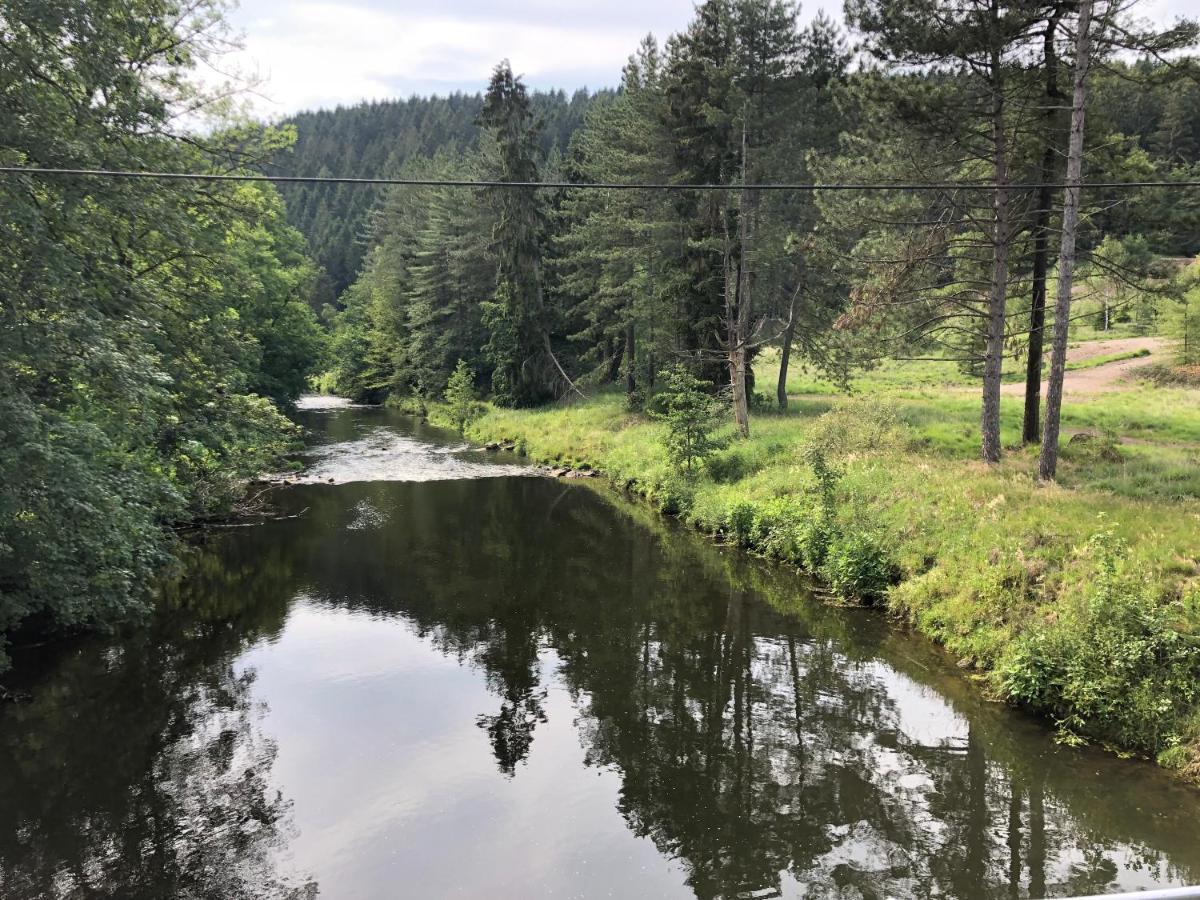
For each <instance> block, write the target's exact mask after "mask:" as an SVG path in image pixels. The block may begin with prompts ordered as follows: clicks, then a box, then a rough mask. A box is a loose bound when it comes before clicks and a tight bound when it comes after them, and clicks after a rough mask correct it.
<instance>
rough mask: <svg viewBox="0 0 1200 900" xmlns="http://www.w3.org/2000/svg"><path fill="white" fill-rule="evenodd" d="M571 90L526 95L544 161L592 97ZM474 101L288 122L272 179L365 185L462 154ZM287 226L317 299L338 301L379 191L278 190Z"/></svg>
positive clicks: (415, 103) (382, 105)
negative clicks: (290, 142)
mask: <svg viewBox="0 0 1200 900" xmlns="http://www.w3.org/2000/svg"><path fill="white" fill-rule="evenodd" d="M602 93H607V92H603V91H602V92H597V93H593V92H589V91H587V90H578V91H576V92H575V93H574V94H570V95H568V94H567V93H566V92H565V91H548V92H534V93H533V94H532V95H531V101H532V106H533V110H534V113H535V115H536V116H537V117H538V118H539V119H540V120H541V122H542V128H541V132H540V135H539V141H540V144H541V150H542V153H543V155H544V157H550V156H553V155H554V154H555V153H556V152H562V151H564V150H565V149H566V147H567V142H568V141H569V140H570V139H571V135H572V134H573V133H574V132H575V130H576V129H577V128H579V127H580V125H582V123H583V116H584V113H585V112H586V111H587V108H588V106H589V105H590V104H591V102H592V101H593V100H594V99H595V98H596V96H598V95H599V94H602ZM482 107H483V95H482V94H462V93H455V94H451V95H449V96H447V97H411V98H409V99H407V100H384V101H373V102H366V103H360V104H357V105H355V106H349V107H342V106H339V107H338V108H336V109H332V110H317V111H315V112H303V113H300V114H299V115H296V116H294V117H292V118H291V119H289V120H288V122H289V123H290V124H292V125H294V126H295V128H296V146H295V149H294V150H292V151H290V152H287V153H285V154H283V155H282V156H281V157H280V158H279V160H278V161H277V162H276V165H275V168H276V170H277V171H279V172H285V173H287V174H294V175H309V176H317V175H345V176H349V177H353V178H365V177H369V176H375V175H388V174H394V173H395V172H397V170H398V169H399V168H400V166H401V165H403V163H404V162H405V161H406V160H409V159H412V158H414V157H427V156H432V155H434V154H435V153H437V152H438V151H439V150H451V151H458V150H465V149H468V148H470V147H471V146H473V145H474V143H475V141H476V138H477V137H478V134H479V127H478V125H477V124H476V120H477V119H478V117H479V111H480V110H481V109H482ZM283 193H284V196H285V199H286V201H287V208H288V218H289V219H290V221H291V223H292V224H293V225H294V226H295V227H297V228H299V229H300V231H301V232H303V234H304V236H305V237H306V238H307V239H308V243H309V246H310V247H311V248H312V253H313V255H314V256H315V257H316V259H317V261H318V262H320V263H321V265H322V266H323V267H324V269H325V272H326V273H327V282H326V284H325V285H324V286H323V291H322V293H323V294H325V295H326V297H325V298H324V299H332V297H333V296H336V295H337V294H340V293H341V292H342V290H344V289H345V288H346V287H347V286H348V285H349V284H350V282H352V281H353V280H354V277H355V275H356V274H357V273H358V270H359V268H360V266H361V264H362V258H363V253H364V251H365V249H366V248H365V246H364V243H363V241H362V240H361V236H362V229H363V225H364V222H365V219H366V216H367V213H368V212H369V211H370V209H371V207H372V205H373V204H374V203H375V201H376V200H377V199H378V197H379V190H378V189H377V188H372V187H357V186H353V185H342V186H340V187H329V186H321V185H296V186H292V187H289V188H286V189H285V190H284V192H283Z"/></svg>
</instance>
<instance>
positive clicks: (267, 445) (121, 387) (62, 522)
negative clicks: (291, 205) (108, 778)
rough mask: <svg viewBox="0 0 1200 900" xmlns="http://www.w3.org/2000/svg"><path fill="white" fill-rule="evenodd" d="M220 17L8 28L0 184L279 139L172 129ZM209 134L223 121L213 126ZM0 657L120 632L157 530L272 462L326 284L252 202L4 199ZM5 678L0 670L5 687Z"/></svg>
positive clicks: (295, 238)
mask: <svg viewBox="0 0 1200 900" xmlns="http://www.w3.org/2000/svg"><path fill="white" fill-rule="evenodd" d="M222 40H223V32H222V26H221V20H220V18H219V15H218V7H217V5H216V4H209V3H207V2H201V3H195V2H191V3H186V4H184V3H179V2H175V0H142V2H137V3H135V4H133V5H130V4H129V3H126V2H119V3H118V2H104V0H100V2H95V0H86V2H84V0H77V2H75V0H68V2H63V3H55V4H44V3H36V2H20V0H17V2H13V3H6V4H5V5H4V7H3V8H2V9H0V45H2V49H0V120H2V121H3V122H4V123H5V124H4V128H3V130H2V133H0V160H2V161H3V163H4V164H6V165H20V166H33V167H68V168H101V169H143V168H146V169H167V170H192V171H236V170H238V167H239V166H241V165H243V164H244V163H245V162H246V161H247V160H255V159H266V158H268V157H270V156H271V155H272V154H274V153H277V152H278V151H279V150H280V149H281V148H282V146H283V144H284V143H285V142H286V140H287V135H286V134H280V133H273V132H270V131H267V132H264V131H262V130H260V129H251V128H224V129H220V128H218V129H217V130H215V131H212V132H210V133H208V134H207V135H206V136H203V137H198V136H195V135H190V136H189V135H185V134H183V133H182V132H181V131H179V130H178V122H179V121H180V119H181V118H182V117H189V116H198V115H200V114H201V113H202V112H204V111H205V110H206V109H208V108H209V105H210V104H211V102H212V100H213V98H212V97H210V96H207V95H205V94H204V93H202V92H199V91H197V90H196V89H195V88H194V87H192V86H191V85H190V84H189V82H188V80H187V77H186V75H187V71H188V69H189V68H190V67H191V66H192V65H194V64H195V63H197V62H198V61H199V60H201V59H203V58H205V57H206V56H207V55H208V54H210V53H211V52H215V51H216V50H219V49H220V47H221V46H222ZM210 111H211V112H213V113H217V112H219V110H217V109H212V110H210ZM0 257H2V258H3V259H4V261H5V264H4V265H3V266H2V267H0V639H3V637H4V636H7V635H9V634H11V633H12V631H13V630H14V629H16V628H18V627H25V628H26V629H30V630H32V629H37V630H38V631H39V632H40V631H44V630H48V629H53V628H60V627H72V626H80V625H89V624H98V623H99V624H103V623H108V622H116V621H120V620H121V619H123V618H126V617H128V616H129V615H130V614H131V613H132V612H134V611H136V610H138V609H140V608H142V606H143V605H144V604H145V602H146V601H147V599H148V597H149V594H150V591H151V590H152V587H153V584H154V580H155V576H156V574H157V573H158V571H159V570H160V568H161V566H162V565H163V564H164V563H165V562H166V561H167V560H168V559H169V549H170V545H171V541H170V539H169V537H168V535H169V533H170V526H172V525H175V524H178V523H181V522H185V521H188V520H193V519H196V518H203V517H207V516H212V515H219V514H221V513H223V512H225V511H226V510H228V509H229V507H230V505H231V504H232V503H234V502H235V501H236V500H237V498H238V497H239V496H240V492H241V482H242V480H243V479H244V478H246V477H247V476H249V475H251V474H255V473H257V472H259V471H261V470H262V469H263V468H264V467H266V466H268V465H272V464H274V463H275V462H276V461H277V458H278V455H279V454H280V453H281V452H282V451H284V450H286V449H287V447H288V446H289V444H290V442H291V439H292V435H293V426H292V425H291V424H290V422H289V421H288V420H287V419H286V418H285V417H284V415H283V414H282V413H281V409H282V408H285V407H287V406H288V405H290V403H291V402H292V400H293V399H294V398H295V397H296V396H297V395H298V394H299V392H300V391H301V390H302V388H303V387H304V385H305V379H306V377H307V375H308V374H309V372H310V371H311V370H312V368H313V367H314V366H316V365H318V363H319V359H320V353H321V349H322V345H323V342H324V335H323V334H322V332H321V330H320V327H319V325H318V324H317V321H316V317H315V316H314V315H313V313H312V311H311V309H310V306H309V302H308V298H309V294H310V293H311V291H312V289H313V285H314V283H315V280H316V274H317V269H316V266H315V264H314V263H313V262H312V261H311V260H310V259H309V258H308V256H307V255H306V252H305V246H304V240H303V237H302V236H301V235H300V234H299V233H298V232H297V231H296V230H295V229H293V228H292V227H290V226H289V225H288V224H287V222H286V215H285V210H284V206H283V202H282V200H281V198H280V197H279V196H278V195H277V194H276V193H275V192H274V191H273V190H272V189H271V188H270V187H269V186H263V185H258V184H206V185H203V186H195V187H191V186H189V187H181V186H179V185H177V184H176V185H170V184H164V183H155V182H149V181H139V182H132V181H119V180H107V179H96V178H58V179H55V178H36V177H31V176H20V177H7V178H4V179H2V180H0ZM4 662H5V658H4V657H3V655H2V653H0V666H3V664H4Z"/></svg>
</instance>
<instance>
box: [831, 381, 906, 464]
mask: <svg viewBox="0 0 1200 900" xmlns="http://www.w3.org/2000/svg"><path fill="white" fill-rule="evenodd" d="M907 440H908V435H907V433H906V429H905V426H904V424H903V422H902V421H901V419H900V411H899V407H898V406H897V405H896V404H895V403H892V402H890V401H886V400H882V399H880V398H879V397H874V396H873V397H849V398H846V399H843V400H840V401H839V402H838V403H837V404H836V405H835V406H834V407H833V408H832V409H831V410H829V411H828V412H826V413H823V414H822V415H821V416H819V417H818V418H817V421H816V427H815V428H814V429H813V433H812V437H811V439H810V443H809V446H810V447H811V448H813V449H814V450H818V451H820V452H821V453H822V454H823V455H824V456H826V457H830V458H833V457H840V456H845V455H847V454H850V453H863V452H868V451H871V452H877V451H883V450H894V449H899V448H901V447H903V446H904V445H905V444H906V443H907Z"/></svg>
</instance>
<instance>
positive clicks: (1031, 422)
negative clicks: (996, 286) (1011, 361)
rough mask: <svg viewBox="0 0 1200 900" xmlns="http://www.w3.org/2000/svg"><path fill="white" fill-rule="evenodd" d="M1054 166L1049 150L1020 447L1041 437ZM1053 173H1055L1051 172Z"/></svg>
mask: <svg viewBox="0 0 1200 900" xmlns="http://www.w3.org/2000/svg"><path fill="white" fill-rule="evenodd" d="M1047 160H1049V161H1050V165H1051V166H1053V161H1054V151H1053V150H1052V149H1051V148H1049V147H1047V148H1046V155H1045V157H1043V159H1042V187H1041V188H1040V189H1039V190H1038V207H1039V209H1038V214H1037V222H1036V224H1035V225H1034V228H1035V234H1034V238H1033V297H1032V299H1031V301H1030V306H1029V354H1028V358H1027V359H1026V360H1025V418H1024V421H1023V422H1022V424H1021V443H1023V444H1034V443H1037V441H1038V438H1040V437H1041V433H1042V353H1043V346H1044V341H1045V332H1046V275H1047V273H1048V270H1049V268H1050V235H1049V231H1050V204H1051V203H1052V202H1053V197H1052V194H1051V189H1050V187H1049V185H1048V184H1047V183H1046V182H1048V181H1049V180H1050V177H1052V175H1049V174H1047V165H1046V161H1047ZM1050 171H1051V172H1052V171H1053V170H1052V169H1051V170H1050Z"/></svg>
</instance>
